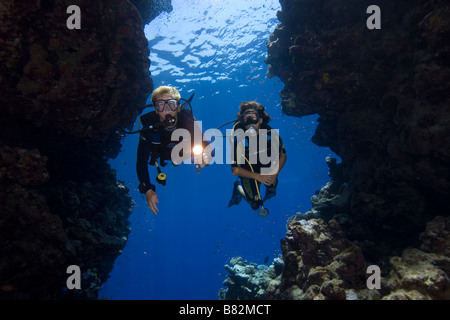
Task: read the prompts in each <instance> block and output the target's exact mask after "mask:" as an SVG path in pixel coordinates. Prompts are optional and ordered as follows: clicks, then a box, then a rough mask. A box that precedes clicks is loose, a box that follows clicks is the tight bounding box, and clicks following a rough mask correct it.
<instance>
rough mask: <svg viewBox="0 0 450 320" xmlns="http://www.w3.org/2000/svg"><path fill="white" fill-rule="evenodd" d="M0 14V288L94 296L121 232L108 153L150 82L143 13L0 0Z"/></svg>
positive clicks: (119, 197) (125, 226)
mask: <svg viewBox="0 0 450 320" xmlns="http://www.w3.org/2000/svg"><path fill="white" fill-rule="evenodd" d="M138 2H139V5H140V6H142V7H141V8H142V9H143V13H144V15H145V16H146V21H147V22H148V19H150V18H151V17H154V16H155V15H157V14H158V13H159V12H160V11H158V10H159V9H158V6H157V5H156V4H157V3H159V1H145V2H144V1H138ZM164 3H166V4H167V1H165V2H164ZM71 5H77V6H78V7H79V9H80V15H81V25H80V27H81V28H80V29H71V28H68V26H67V20H68V18H69V17H70V16H71V15H72V14H73V13H74V12H73V11H69V13H68V12H67V9H68V8H69V6H71ZM145 8H153V9H155V10H153V11H152V12H151V13H150V12H146V9H145ZM161 8H162V7H161ZM164 8H166V6H165V7H164ZM147 13H148V14H150V16H149V15H147ZM0 21H1V22H0V208H1V209H0V299H96V298H97V292H98V290H99V289H100V286H101V284H102V283H103V282H105V281H106V279H107V278H108V274H109V272H110V271H111V269H112V267H113V264H114V260H115V259H116V257H117V256H118V255H119V254H120V253H121V250H122V248H123V247H124V246H125V244H126V241H127V235H128V234H129V232H130V230H129V222H128V217H129V215H130V213H131V210H132V207H133V201H132V199H131V197H130V195H129V190H128V188H127V187H126V186H125V185H124V184H123V183H121V182H120V181H117V179H116V177H115V172H114V171H113V170H112V169H111V167H110V165H109V164H108V158H112V157H115V156H116V155H117V154H118V152H119V151H120V148H121V139H122V138H123V133H122V131H121V129H124V128H127V127H129V126H131V125H132V124H133V123H134V121H135V119H136V117H137V115H138V114H140V113H141V111H142V110H143V108H144V105H145V102H146V99H147V96H148V93H150V92H151V91H152V90H153V82H152V79H151V78H150V71H149V66H150V60H149V48H148V41H147V39H146V37H145V34H144V24H143V20H142V18H141V15H140V13H139V11H138V10H137V9H136V7H135V6H134V5H133V4H132V3H131V2H129V1H128V0H117V1H106V0H93V1H75V2H74V1H66V0H61V1H32V0H24V1H13V0H2V1H1V2H0ZM71 265H77V266H79V267H80V271H81V285H82V287H81V290H69V289H70V288H67V286H66V280H67V278H68V277H69V274H67V268H68V267H69V266H71Z"/></svg>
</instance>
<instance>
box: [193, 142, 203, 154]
mask: <svg viewBox="0 0 450 320" xmlns="http://www.w3.org/2000/svg"><path fill="white" fill-rule="evenodd" d="M192 152H193V153H194V155H196V156H199V155H201V154H202V152H203V147H202V146H201V145H199V144H198V145H196V146H194V148H193V149H192Z"/></svg>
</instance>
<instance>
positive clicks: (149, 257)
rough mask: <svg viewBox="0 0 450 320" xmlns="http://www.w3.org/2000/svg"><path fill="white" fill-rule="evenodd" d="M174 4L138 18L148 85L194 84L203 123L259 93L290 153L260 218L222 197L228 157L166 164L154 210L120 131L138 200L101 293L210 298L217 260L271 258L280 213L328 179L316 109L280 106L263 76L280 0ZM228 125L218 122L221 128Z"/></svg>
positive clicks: (275, 87) (122, 162) (227, 192)
mask: <svg viewBox="0 0 450 320" xmlns="http://www.w3.org/2000/svg"><path fill="white" fill-rule="evenodd" d="M172 4H173V7H174V9H173V11H172V12H171V13H162V14H161V15H160V16H158V17H157V18H156V19H155V20H154V21H152V22H151V23H150V24H149V25H147V26H146V28H145V33H146V36H147V38H148V40H149V46H150V48H151V54H150V60H151V63H152V64H151V68H150V70H151V73H152V79H153V81H154V85H155V88H156V87H158V86H160V85H171V86H175V87H176V88H178V89H179V91H180V93H181V95H182V97H183V98H188V97H189V96H190V95H191V93H192V92H195V97H194V99H193V101H192V108H193V111H194V115H195V117H196V119H197V120H201V121H202V127H203V130H207V129H211V128H216V127H218V126H220V125H222V124H223V123H225V122H228V121H231V120H233V119H235V116H236V112H237V111H238V107H239V104H240V103H241V102H242V101H247V100H256V101H258V102H260V103H262V104H263V105H264V106H265V107H266V111H267V112H268V113H269V114H270V115H271V116H272V121H271V122H270V125H271V126H272V128H275V129H279V130H280V135H281V137H282V139H283V142H284V145H285V147H286V150H287V162H286V165H285V167H284V168H283V170H282V171H281V173H280V175H279V185H278V190H277V195H276V197H274V198H272V199H270V200H268V201H266V202H265V207H266V208H268V209H269V210H270V214H269V215H268V216H267V217H265V218H262V217H259V216H258V214H257V213H256V212H255V211H253V210H252V209H251V208H250V206H249V205H248V204H247V203H246V202H245V201H244V200H243V201H242V202H241V203H240V204H239V205H238V206H233V207H231V208H228V207H227V205H228V201H229V200H230V197H231V194H232V189H233V183H234V181H235V180H236V177H235V176H233V175H232V174H231V169H230V166H229V165H227V164H213V165H211V166H209V167H205V168H203V169H202V170H201V173H200V174H198V173H197V172H196V170H195V167H194V166H193V165H186V164H182V165H180V166H178V167H174V166H172V165H171V164H168V165H167V166H165V167H163V168H162V170H163V172H164V173H166V174H167V177H168V178H167V184H166V185H165V186H161V185H158V184H156V188H157V194H158V197H159V204H158V208H159V214H158V215H157V216H154V215H153V214H152V213H151V211H150V210H149V209H148V208H147V205H146V202H145V198H144V196H143V195H141V194H140V193H139V192H138V190H137V186H138V184H139V182H138V179H137V177H136V166H135V163H136V149H137V144H138V138H139V137H138V135H129V136H127V137H126V138H125V139H124V140H123V147H122V151H121V153H120V155H119V156H118V157H117V158H116V159H114V160H111V165H112V167H113V168H114V169H116V170H117V178H118V179H119V180H122V181H124V182H125V183H126V184H127V186H128V187H129V188H130V194H131V196H132V198H133V199H134V201H135V207H134V210H133V213H132V215H131V216H130V218H129V221H130V224H131V225H130V228H131V232H130V235H129V237H128V242H127V245H126V247H125V248H124V250H123V252H122V255H121V256H119V257H118V259H117V260H116V262H115V266H114V269H113V270H112V272H111V274H110V278H109V279H108V281H107V282H106V283H105V284H104V285H103V287H102V289H101V290H100V292H99V297H105V298H108V299H113V300H114V299H164V300H169V299H170V300H179V299H183V300H184V299H186V300H188V299H193V300H198V299H202V300H215V299H217V295H218V292H219V290H220V288H223V287H224V286H223V281H224V280H225V277H226V275H227V272H226V270H225V269H224V265H225V264H227V263H228V264H229V261H230V259H231V258H232V257H235V256H241V257H243V258H244V259H246V260H248V261H249V262H255V263H258V264H264V260H265V259H266V258H268V259H269V262H268V264H270V263H271V262H272V260H273V258H275V257H277V256H278V255H279V254H280V253H281V250H280V240H281V239H282V238H284V236H285V231H286V220H287V219H288V217H290V216H292V215H294V214H295V213H296V212H306V211H308V210H309V209H310V208H311V201H310V199H311V197H312V196H313V195H314V192H315V191H317V190H319V189H320V188H321V187H322V186H324V185H325V184H326V183H327V182H328V181H329V180H330V178H329V177H328V167H327V165H326V163H325V158H326V157H327V156H331V157H336V156H335V155H334V154H333V153H332V152H331V151H330V150H329V149H327V148H321V147H318V146H316V145H314V144H313V143H312V142H311V137H312V135H313V134H314V131H315V128H316V126H317V123H316V119H317V115H313V116H308V117H303V118H297V117H290V116H286V115H283V113H282V111H281V106H280V101H281V99H280V97H279V91H280V90H281V89H282V88H283V84H282V83H281V81H280V80H279V79H278V78H274V79H268V78H267V77H266V71H267V65H266V64H265V62H264V59H265V58H266V56H267V48H266V43H267V41H268V39H269V35H270V33H271V32H272V31H273V30H274V29H275V27H276V25H277V24H278V23H279V21H278V20H277V18H276V12H277V10H279V9H280V5H279V3H278V1H277V0H220V1H215V0H214V1H213V0H211V1H205V0H172ZM149 111H151V110H150V109H146V110H144V113H146V112H149ZM231 126H232V125H228V126H225V127H224V128H222V129H221V131H222V132H223V134H225V133H226V129H230V128H231ZM136 128H137V124H136V125H135V127H134V129H136ZM225 143H226V142H225V140H224V147H225ZM149 172H150V178H151V180H152V181H153V182H154V181H155V177H156V169H155V168H154V167H150V168H149ZM264 191H265V190H264V188H263V189H262V192H264Z"/></svg>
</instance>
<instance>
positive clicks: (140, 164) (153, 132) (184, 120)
mask: <svg viewBox="0 0 450 320" xmlns="http://www.w3.org/2000/svg"><path fill="white" fill-rule="evenodd" d="M140 120H141V123H142V125H143V128H144V129H143V130H142V131H141V132H140V136H139V145H138V149H137V161H136V172H137V177H138V179H139V182H140V184H139V191H140V192H141V193H146V192H147V191H148V190H150V189H151V190H153V191H155V185H154V184H152V183H151V182H150V177H149V172H148V164H150V165H154V164H155V161H156V160H157V159H158V158H159V160H160V165H161V166H164V165H165V161H169V160H170V161H172V159H171V152H172V149H173V147H174V146H175V145H176V144H177V143H179V141H171V135H172V132H173V131H174V130H175V129H178V128H183V129H186V130H188V131H189V133H190V134H191V137H194V121H195V119H194V116H193V115H192V112H191V111H190V110H186V109H182V110H181V111H180V112H179V113H178V121H177V124H176V126H175V127H174V128H170V129H169V128H166V127H165V126H164V125H162V124H161V123H160V119H159V115H158V114H157V113H156V112H155V111H152V112H149V113H146V114H144V115H143V116H141V118H140ZM152 127H153V128H152ZM180 141H181V138H180ZM193 142H194V138H192V144H193ZM191 150H192V148H191ZM149 158H150V162H149Z"/></svg>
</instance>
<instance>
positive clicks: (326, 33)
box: [267, 0, 450, 260]
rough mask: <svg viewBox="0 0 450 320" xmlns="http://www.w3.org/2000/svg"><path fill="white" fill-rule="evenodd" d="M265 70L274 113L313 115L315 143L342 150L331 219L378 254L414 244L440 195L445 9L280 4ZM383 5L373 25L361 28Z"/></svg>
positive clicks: (448, 124)
mask: <svg viewBox="0 0 450 320" xmlns="http://www.w3.org/2000/svg"><path fill="white" fill-rule="evenodd" d="M280 3H281V5H282V10H281V11H280V12H279V13H278V18H279V20H280V21H281V24H280V25H279V26H278V27H277V28H276V30H275V31H274V32H273V33H272V35H271V38H270V41H269V44H268V53H269V56H268V59H267V63H268V65H269V71H268V73H269V75H270V76H279V77H280V79H281V80H282V81H283V82H284V83H285V87H284V89H283V90H282V92H281V97H282V108H283V109H282V110H283V112H284V113H286V114H288V115H292V116H299V117H301V116H304V115H309V114H314V113H317V114H319V116H320V117H319V120H318V122H319V125H318V127H317V130H316V132H315V134H314V136H313V142H314V143H316V144H317V145H319V146H326V147H330V148H331V149H332V150H333V151H334V152H335V153H336V154H337V155H339V156H340V157H341V158H342V162H341V163H339V164H338V165H335V167H336V168H337V170H335V172H336V173H335V178H334V180H335V181H334V191H333V192H334V196H336V197H338V198H340V199H335V200H334V203H335V204H336V203H339V205H333V204H330V203H328V204H326V203H322V204H321V206H316V210H317V211H318V212H319V214H320V216H322V217H324V218H326V220H329V219H331V218H335V219H337V220H338V221H339V222H340V223H341V224H342V226H343V229H344V230H345V232H346V234H347V236H348V237H349V238H350V239H351V240H359V241H361V242H365V245H363V247H364V248H363V249H364V250H365V249H366V248H367V250H365V251H366V252H365V253H366V254H370V255H371V256H370V259H372V260H374V259H375V260H376V259H377V257H379V255H385V254H386V253H388V254H392V253H396V254H397V253H399V252H400V251H401V250H402V249H403V248H404V247H405V246H407V245H410V244H413V243H414V242H416V243H417V241H418V240H417V239H418V236H419V234H420V233H421V232H423V231H424V230H425V225H426V223H427V222H428V221H430V220H431V219H432V218H433V217H435V216H438V215H448V209H447V207H448V206H447V205H446V197H447V195H448V194H449V193H450V192H449V191H450V179H449V177H450V172H449V165H448V164H449V163H450V104H449V96H450V95H449V92H450V91H449V90H448V89H449V88H448V84H449V81H450V68H449V66H450V45H449V44H448V41H446V40H445V39H447V38H448V36H449V35H450V19H449V18H450V8H449V6H448V4H447V3H446V2H445V1H424V0H415V1H408V2H407V1H377V3H372V2H370V1H360V0H358V1H356V0H347V1H329V0H321V1H310V0H304V1H291V0H281V1H280ZM372 4H376V5H378V6H379V7H380V9H381V29H379V30H377V29H374V30H370V29H369V28H367V26H366V20H367V19H368V18H369V16H370V15H369V14H367V13H366V10H367V8H368V7H369V6H370V5H372Z"/></svg>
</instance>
